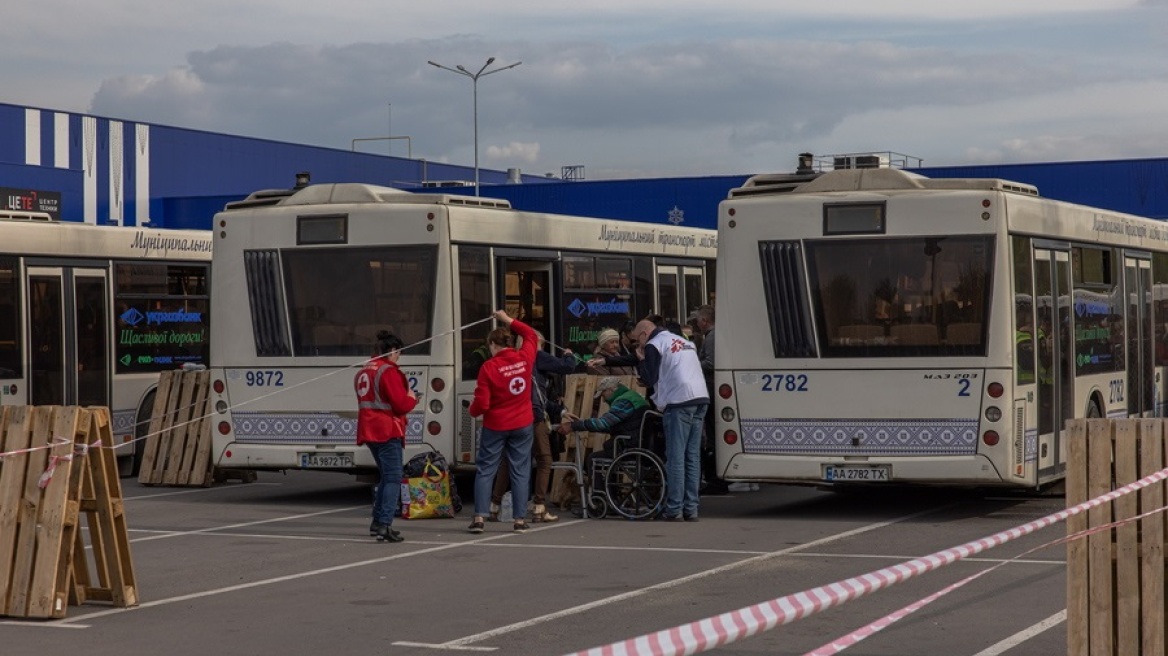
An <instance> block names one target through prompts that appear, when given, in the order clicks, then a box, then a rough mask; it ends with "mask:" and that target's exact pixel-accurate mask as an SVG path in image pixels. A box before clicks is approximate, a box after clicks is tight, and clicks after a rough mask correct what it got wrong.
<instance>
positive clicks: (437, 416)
mask: <svg viewBox="0 0 1168 656" xmlns="http://www.w3.org/2000/svg"><path fill="white" fill-rule="evenodd" d="M214 222H215V252H214V266H215V277H214V281H213V291H212V295H211V298H212V311H213V312H214V313H215V315H216V321H215V324H214V326H212V331H213V332H212V340H211V348H212V357H211V359H212V362H213V366H212V369H211V379H212V391H211V398H212V401H213V403H214V406H215V415H214V421H213V424H214V430H213V433H212V434H213V455H212V457H213V459H214V462H215V463H216V465H217V466H219V467H224V468H233V469H256V470H265V469H267V470H284V469H318V470H331V471H339V472H351V473H360V472H367V471H373V470H375V468H374V463H373V460H372V458H371V456H370V455H369V452H368V450H367V449H364V448H358V447H357V445H356V444H355V435H356V417H357V402H356V396H355V394H354V389H353V377H354V376H355V375H356V373H357V371H358V369H359V367H360V365H361V364H362V363H363V362H364V361H365V360H366V359H367V358H369V357H371V356H372V355H373V349H374V347H375V341H376V340H375V336H376V334H377V332H378V331H380V330H383V329H385V330H389V331H390V332H392V333H394V334H396V335H397V336H399V337H400V338H401V339H402V340H403V341H404V343H405V346H406V347H405V348H404V349H403V351H402V355H401V358H400V360H399V366H400V367H401V369H402V372H403V373H404V374H405V375H406V377H407V380H408V383H409V385H410V387H411V388H412V390H413V391H414V392H415V393H416V394H417V395H418V396H419V399H420V403H419V404H418V406H417V407H416V408H415V409H414V411H413V412H412V413H411V414H410V415H409V417H408V423H407V429H406V452H405V456H406V457H407V458H409V457H410V456H411V455H413V454H416V453H419V452H421V451H423V450H427V449H429V448H436V449H438V450H439V451H440V452H442V453H443V455H445V457H446V458H447V460H448V461H449V462H451V463H452V464H455V465H456V466H459V467H468V468H469V467H471V466H473V464H474V460H475V455H476V450H477V436H478V421H477V420H475V419H472V418H471V417H470V416H469V414H468V413H467V407H468V406H469V404H470V399H471V397H472V394H473V391H474V386H475V375H476V372H477V364H476V357H478V354H479V353H481V352H482V351H483V350H485V340H486V337H487V334H488V333H489V332H490V330H491V328H492V323H491V322H490V321H489V317H490V316H491V315H492V313H493V311H494V310H496V309H499V308H503V309H506V310H507V312H508V313H509V314H510V315H511V316H512V317H516V318H518V319H521V320H522V321H524V322H525V323H527V324H529V325H531V326H532V327H533V328H535V329H536V330H537V331H539V332H540V333H541V334H542V335H543V336H544V337H545V338H546V344H545V348H547V349H552V348H565V347H566V348H570V349H571V350H572V351H573V352H574V353H576V354H578V355H582V356H588V355H591V354H592V348H593V346H594V345H595V342H596V339H597V337H598V335H599V333H600V331H602V330H604V329H605V328H619V327H620V326H621V325H622V324H623V323H626V322H628V321H630V320H631V319H633V318H635V317H642V316H645V315H647V314H649V313H651V312H656V313H659V314H662V315H663V316H665V317H667V318H672V319H675V320H678V321H682V322H684V321H685V317H686V316H687V315H688V313H689V312H691V311H692V310H694V309H695V308H697V307H698V306H700V305H702V304H704V303H707V302H709V297H708V292H709V290H710V289H712V287H713V285H712V280H710V276H711V275H712V269H713V259H714V256H715V248H716V246H717V241H716V233H715V232H714V231H713V230H702V229H691V228H686V227H682V226H673V225H657V224H647V223H636V222H629V221H610V220H602V219H595V218H584V217H573V216H563V215H553V214H543V213H537V212H524V211H518V210H515V209H512V208H511V207H510V205H509V203H508V202H507V201H502V200H497V199H492V198H480V197H468V196H458V195H449V194H431V193H411V192H408V191H403V190H399V189H392V188H389V187H380V186H374V185H366V184H351V183H337V184H315V185H306V186H303V187H302V188H297V189H293V190H285V191H284V192H257V193H255V194H252V195H251V196H250V197H249V198H248V199H245V200H242V201H239V202H236V203H232V204H229V205H228V207H227V208H226V209H225V210H224V211H223V212H220V213H219V214H218V215H216V217H215V220H214ZM476 352H478V353H476ZM477 363H481V360H479V361H477Z"/></svg>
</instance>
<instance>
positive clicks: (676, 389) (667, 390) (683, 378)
mask: <svg viewBox="0 0 1168 656" xmlns="http://www.w3.org/2000/svg"><path fill="white" fill-rule="evenodd" d="M635 330H636V335H637V341H638V343H639V344H640V346H639V347H638V348H637V357H638V358H639V359H640V363H639V364H638V365H637V375H638V377H639V378H640V379H641V382H643V383H645V385H646V386H647V387H652V388H653V396H652V398H653V403H654V404H655V405H656V406H657V408H658V409H659V410H661V413H662V418H661V420H662V424H663V425H664V428H665V510H664V511H663V512H662V514H661V519H664V520H666V521H671V522H676V521H680V520H682V519H685V520H686V521H689V522H696V521H698V488H699V487H700V485H701V480H702V469H701V468H702V463H701V458H702V424H703V422H704V420H705V417H706V409H707V408H708V407H709V405H710V397H709V395H708V394H707V393H706V381H705V377H704V376H703V375H702V365H701V362H700V361H699V360H698V354H697V349H696V348H694V345H693V342H691V341H689V340H688V339H686V338H684V337H682V336H681V335H678V334H676V333H672V332H669V331H668V330H665V329H664V328H660V327H658V322H656V321H654V317H648V318H646V319H644V320H642V321H641V322H639V323H638V324H637V327H636V329H635Z"/></svg>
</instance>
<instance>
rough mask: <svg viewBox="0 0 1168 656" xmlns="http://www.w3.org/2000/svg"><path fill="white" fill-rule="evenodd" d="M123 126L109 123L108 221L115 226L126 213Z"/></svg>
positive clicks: (119, 122)
mask: <svg viewBox="0 0 1168 656" xmlns="http://www.w3.org/2000/svg"><path fill="white" fill-rule="evenodd" d="M124 129H125V124H124V123H122V122H121V121H110V122H109V168H108V169H107V170H108V171H109V217H108V218H109V220H110V221H111V222H113V223H114V224H116V225H122V224H123V222H124V221H125V211H126V196H125V193H126V187H125V182H126V176H125V166H124V164H125V158H126V148H125V143H124V141H123V134H124Z"/></svg>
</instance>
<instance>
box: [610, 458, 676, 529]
mask: <svg viewBox="0 0 1168 656" xmlns="http://www.w3.org/2000/svg"><path fill="white" fill-rule="evenodd" d="M604 492H605V494H606V495H607V496H608V503H609V505H610V506H611V507H612V509H613V510H614V511H615V512H616V513H617V514H618V515H620V516H621V517H625V518H627V519H649V518H650V517H652V516H653V515H656V514H657V512H658V511H659V510H660V509H661V505H662V504H663V503H665V467H664V466H663V465H662V464H661V459H660V458H658V457H657V456H656V454H654V453H653V452H652V451H648V450H646V449H629V450H628V451H625V452H624V453H622V454H620V455H619V456H617V457H616V458H614V459H613V461H612V464H611V465H609V466H608V475H607V476H605V481H604Z"/></svg>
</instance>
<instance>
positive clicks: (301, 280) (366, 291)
mask: <svg viewBox="0 0 1168 656" xmlns="http://www.w3.org/2000/svg"><path fill="white" fill-rule="evenodd" d="M435 257H436V252H435V247H434V246H395V247H388V246H380V247H372V248H302V249H298V250H286V251H284V253H283V261H284V284H285V287H286V290H287V299H288V314H289V316H290V317H291V319H292V343H293V351H294V354H295V355H298V356H302V355H353V356H364V355H369V354H370V353H372V352H373V349H374V347H375V339H376V336H377V331H379V330H389V331H390V332H392V333H394V334H396V335H397V336H398V337H401V339H402V341H403V342H405V343H406V344H407V345H408V344H412V343H414V342H418V341H421V340H423V339H426V338H427V337H429V336H430V334H431V324H432V319H433V313H434V276H435V271H436V266H435ZM429 352H430V342H428V341H427V342H426V343H424V344H421V345H419V346H416V347H414V348H412V349H406V350H405V351H403V353H406V354H415V355H416V354H428V353H429Z"/></svg>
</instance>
